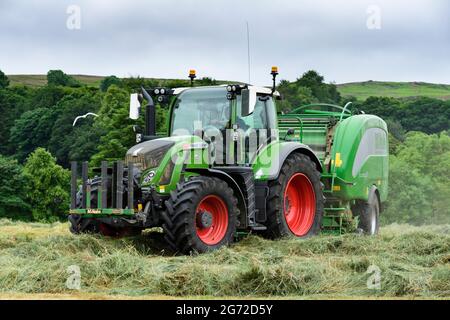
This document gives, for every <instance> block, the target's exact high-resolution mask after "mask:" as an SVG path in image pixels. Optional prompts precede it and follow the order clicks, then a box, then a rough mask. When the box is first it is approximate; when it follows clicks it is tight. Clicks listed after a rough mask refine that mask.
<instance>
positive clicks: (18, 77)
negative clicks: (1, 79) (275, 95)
mask: <svg viewBox="0 0 450 320" xmlns="http://www.w3.org/2000/svg"><path fill="white" fill-rule="evenodd" d="M70 76H72V77H74V78H75V79H76V80H78V81H79V82H80V83H82V84H84V85H87V86H93V87H99V86H100V82H101V81H102V80H103V79H104V78H105V77H104V76H92V75H81V74H71V75H70ZM8 79H9V80H10V82H11V83H10V84H11V85H13V86H14V85H26V86H30V87H42V86H45V85H46V84H47V75H45V74H13V75H8ZM145 79H150V80H162V81H170V80H178V79H161V78H145ZM184 80H188V79H187V78H186V79H184ZM216 81H217V83H218V84H223V83H228V82H229V81H225V80H216ZM233 83H239V81H234V82H233Z"/></svg>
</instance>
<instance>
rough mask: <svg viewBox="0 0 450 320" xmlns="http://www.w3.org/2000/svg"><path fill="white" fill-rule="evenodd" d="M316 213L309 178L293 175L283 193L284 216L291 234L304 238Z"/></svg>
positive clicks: (298, 174)
mask: <svg viewBox="0 0 450 320" xmlns="http://www.w3.org/2000/svg"><path fill="white" fill-rule="evenodd" d="M315 213H316V195H315V193H314V189H313V185H312V183H311V181H310V180H309V178H308V177H307V176H305V175H304V174H303V173H296V174H294V175H293V176H292V177H291V178H290V179H289V181H288V183H287V186H286V189H285V191H284V216H285V219H286V223H287V225H288V227H289V229H290V230H291V232H292V233H293V234H295V235H296V236H298V237H301V236H304V235H306V234H307V233H308V231H309V230H310V229H311V226H312V224H313V222H314V216H315Z"/></svg>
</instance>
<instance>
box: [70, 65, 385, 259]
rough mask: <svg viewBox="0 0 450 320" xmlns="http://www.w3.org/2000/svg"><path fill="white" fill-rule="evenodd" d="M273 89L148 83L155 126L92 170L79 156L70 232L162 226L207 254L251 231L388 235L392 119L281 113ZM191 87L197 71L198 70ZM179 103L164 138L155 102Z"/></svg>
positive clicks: (328, 109)
mask: <svg viewBox="0 0 450 320" xmlns="http://www.w3.org/2000/svg"><path fill="white" fill-rule="evenodd" d="M271 74H272V80H273V87H272V88H266V87H257V86H251V85H247V84H230V85H220V86H211V87H194V86H192V85H191V87H187V88H153V89H144V88H142V90H141V92H140V93H135V94H132V95H131V99H130V118H132V119H138V118H139V115H140V109H141V104H142V103H143V102H144V101H146V105H145V128H144V131H143V132H141V130H140V129H139V128H136V130H135V131H136V140H137V144H136V145H135V146H133V147H132V148H131V149H130V150H128V152H127V154H126V156H125V160H124V161H117V162H115V163H112V164H111V163H107V162H106V161H104V162H102V165H101V168H94V169H92V171H93V172H95V173H96V176H95V177H94V178H92V179H90V178H89V177H88V172H89V169H88V165H87V162H83V163H82V165H81V171H82V177H81V178H82V185H81V186H80V187H77V183H78V182H77V181H78V174H77V169H78V164H77V163H76V162H73V163H72V178H71V208H70V213H69V221H70V230H71V231H72V232H73V233H76V234H78V233H84V232H92V233H101V234H104V235H110V236H124V235H132V234H137V233H140V232H141V231H142V230H143V229H146V228H153V227H162V229H163V233H164V239H165V241H166V242H167V243H168V244H169V245H170V246H171V247H172V248H173V249H174V250H175V251H177V252H180V253H184V254H189V253H190V252H207V251H210V250H214V249H218V248H220V247H222V246H225V245H228V244H230V243H231V242H232V241H233V240H235V239H238V238H239V236H240V235H243V234H247V233H250V232H253V233H257V234H261V235H262V236H265V237H268V238H270V239H277V238H281V237H285V236H292V237H298V238H304V237H309V236H312V235H316V234H319V233H320V232H322V233H333V234H342V233H345V232H355V231H356V232H360V233H364V234H369V235H373V234H376V233H377V232H378V228H379V216H380V212H381V209H382V203H383V202H384V201H385V200H386V197H387V183H388V141H387V127H386V124H385V122H384V121H383V120H382V119H380V118H378V117H376V116H373V115H366V114H363V113H358V112H354V111H353V112H352V111H350V109H349V105H346V106H345V107H340V106H336V105H329V104H314V105H308V106H303V107H300V108H298V109H295V110H293V111H292V112H290V113H288V114H277V111H276V110H277V108H276V103H277V100H279V99H280V98H281V97H280V94H279V93H278V92H277V91H276V90H275V79H276V76H277V74H278V71H277V68H276V67H273V68H272V72H271ZM190 78H191V84H192V83H193V81H194V78H195V72H194V71H191V72H190ZM155 100H156V101H157V102H158V103H160V104H161V105H167V106H168V108H169V119H168V132H167V135H166V136H163V135H157V134H156V125H155V123H156V121H155V103H154V101H155Z"/></svg>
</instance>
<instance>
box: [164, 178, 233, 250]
mask: <svg viewBox="0 0 450 320" xmlns="http://www.w3.org/2000/svg"><path fill="white" fill-rule="evenodd" d="M165 205H166V211H165V212H162V213H161V217H162V219H163V225H162V227H163V230H164V233H165V240H166V241H167V242H168V244H169V245H170V246H171V247H172V249H174V250H176V251H178V252H180V253H183V254H189V253H190V252H199V253H202V252H207V251H211V250H215V249H218V248H220V247H222V246H225V245H228V244H229V243H231V242H232V241H233V236H234V232H235V229H236V217H237V215H238V213H239V211H238V208H237V199H236V197H235V196H234V195H233V190H232V189H231V188H230V187H229V186H228V184H227V183H226V182H224V181H222V180H220V179H218V178H213V177H194V178H192V179H190V180H188V181H186V182H182V183H179V184H178V185H177V189H176V190H175V191H172V192H171V194H170V198H169V199H168V200H166V202H165Z"/></svg>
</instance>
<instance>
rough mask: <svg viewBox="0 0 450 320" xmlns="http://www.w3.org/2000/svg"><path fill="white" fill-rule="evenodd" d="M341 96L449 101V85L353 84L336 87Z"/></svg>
mask: <svg viewBox="0 0 450 320" xmlns="http://www.w3.org/2000/svg"><path fill="white" fill-rule="evenodd" d="M337 87H338V90H339V92H340V93H341V95H342V96H344V97H345V96H354V97H356V98H357V99H358V100H365V99H366V98H368V97H370V96H384V97H393V98H407V97H416V96H426V97H430V98H436V99H442V100H450V85H446V84H433V83H425V82H379V81H366V82H353V83H344V84H339V85H337Z"/></svg>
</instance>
